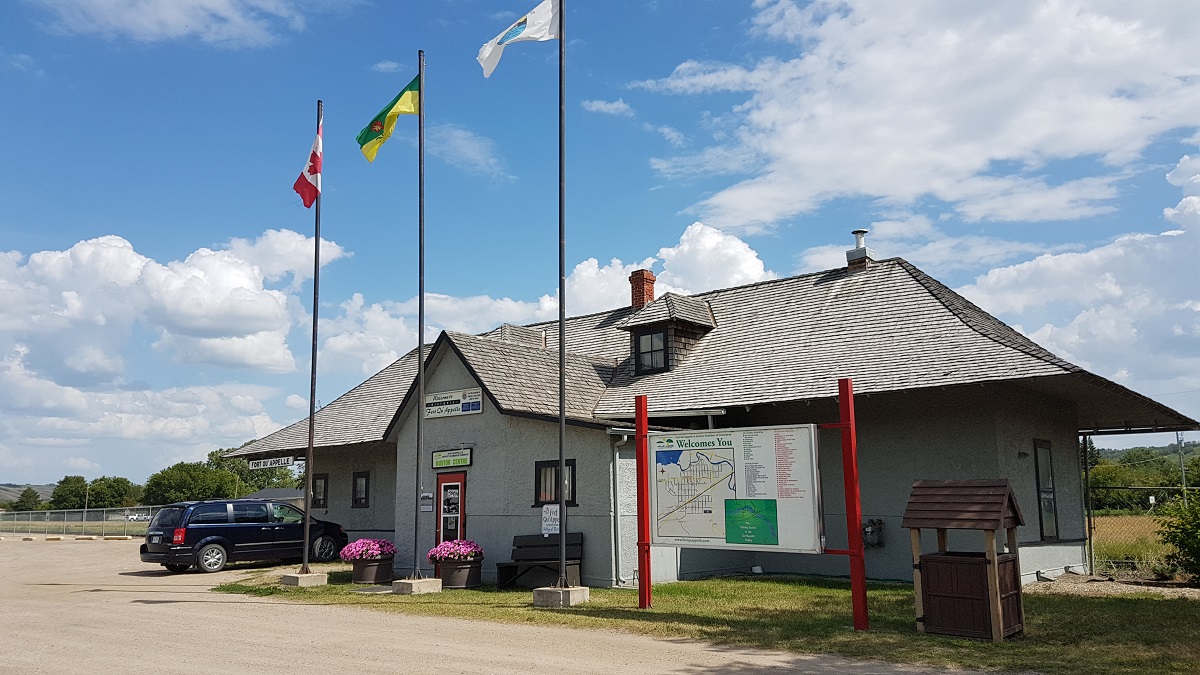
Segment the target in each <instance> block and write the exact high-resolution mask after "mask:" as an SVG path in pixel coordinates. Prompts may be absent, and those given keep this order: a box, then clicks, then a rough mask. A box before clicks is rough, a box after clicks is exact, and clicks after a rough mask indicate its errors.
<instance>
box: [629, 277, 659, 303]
mask: <svg viewBox="0 0 1200 675" xmlns="http://www.w3.org/2000/svg"><path fill="white" fill-rule="evenodd" d="M654 278H655V277H654V272H651V271H650V270H637V271H635V272H634V273H633V274H630V275H629V290H630V291H631V293H632V296H633V301H632V303H631V304H632V305H633V308H634V309H641V308H643V307H645V306H646V305H648V304H650V303H652V302H654Z"/></svg>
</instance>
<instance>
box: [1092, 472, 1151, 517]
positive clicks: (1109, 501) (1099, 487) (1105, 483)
mask: <svg viewBox="0 0 1200 675" xmlns="http://www.w3.org/2000/svg"><path fill="white" fill-rule="evenodd" d="M1137 484H1138V475H1137V471H1136V470H1134V468H1133V467H1131V466H1127V465H1125V464H1111V463H1109V462H1108V460H1101V461H1100V463H1099V464H1097V465H1096V467H1095V468H1094V469H1092V508H1094V509H1097V510H1101V511H1112V510H1116V511H1129V510H1144V509H1145V508H1146V507H1145V506H1144V505H1143V504H1142V501H1141V500H1142V499H1143V495H1141V494H1140V493H1141V491H1140V490H1123V489H1120V488H1127V487H1130V486H1133V485H1137Z"/></svg>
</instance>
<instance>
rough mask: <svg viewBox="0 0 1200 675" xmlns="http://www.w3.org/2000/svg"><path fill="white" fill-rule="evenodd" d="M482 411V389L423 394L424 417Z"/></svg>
mask: <svg viewBox="0 0 1200 675" xmlns="http://www.w3.org/2000/svg"><path fill="white" fill-rule="evenodd" d="M481 412H483V389H482V388H480V387H475V388H473V389H458V390H455V391H439V392H435V393H430V394H426V395H425V419H427V420H428V419H435V418H438V417H453V416H455V415H474V414H477V413H481Z"/></svg>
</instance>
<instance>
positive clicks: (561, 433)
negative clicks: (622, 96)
mask: <svg viewBox="0 0 1200 675" xmlns="http://www.w3.org/2000/svg"><path fill="white" fill-rule="evenodd" d="M566 27H567V0H559V5H558V584H557V586H558V588H567V587H569V586H570V584H569V583H568V582H567V485H568V483H567V459H566V450H565V448H566V445H567V224H566V223H567V215H566V214H567V211H566V193H567V174H566V162H565V161H564V156H565V154H566V153H565V152H564V146H565V144H566V132H565V125H564V123H563V122H564V119H565V118H566V88H567V87H566V78H565V71H566V62H567V34H566Z"/></svg>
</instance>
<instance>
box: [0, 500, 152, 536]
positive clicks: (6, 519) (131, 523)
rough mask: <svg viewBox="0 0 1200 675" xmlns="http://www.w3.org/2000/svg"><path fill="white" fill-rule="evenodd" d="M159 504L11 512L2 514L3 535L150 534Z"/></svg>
mask: <svg viewBox="0 0 1200 675" xmlns="http://www.w3.org/2000/svg"><path fill="white" fill-rule="evenodd" d="M159 508H161V507H158V506H130V507H126V508H120V509H70V510H58V511H11V512H4V513H0V536H3V535H5V534H12V535H21V536H26V537H29V536H39V535H40V536H43V537H47V536H60V537H82V536H97V537H103V536H109V535H128V536H131V537H144V536H146V528H147V527H148V526H149V525H150V519H151V518H153V517H154V514H155V513H157V512H158V509H159Z"/></svg>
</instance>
